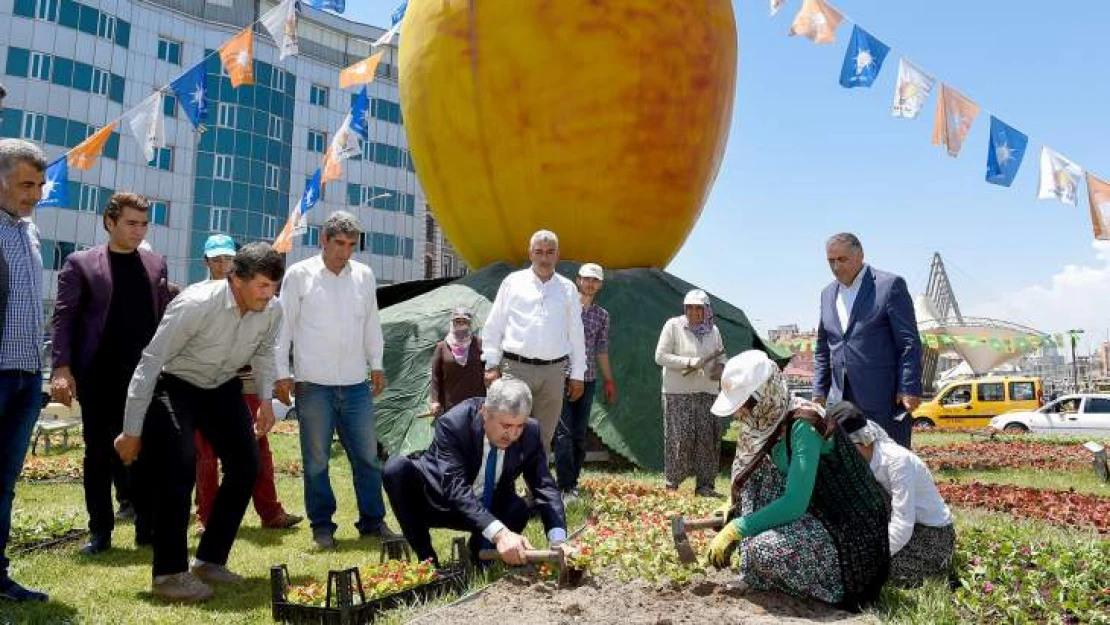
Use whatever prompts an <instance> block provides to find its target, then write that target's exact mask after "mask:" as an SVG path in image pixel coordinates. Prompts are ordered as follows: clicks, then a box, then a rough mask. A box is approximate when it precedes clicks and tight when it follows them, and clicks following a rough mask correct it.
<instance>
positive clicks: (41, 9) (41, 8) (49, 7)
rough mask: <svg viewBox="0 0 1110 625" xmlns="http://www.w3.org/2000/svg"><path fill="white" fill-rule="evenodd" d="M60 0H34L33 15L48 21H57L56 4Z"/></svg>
mask: <svg viewBox="0 0 1110 625" xmlns="http://www.w3.org/2000/svg"><path fill="white" fill-rule="evenodd" d="M60 1H61V0H35V17H36V18H38V19H40V20H46V21H48V22H56V21H58V4H59V3H60Z"/></svg>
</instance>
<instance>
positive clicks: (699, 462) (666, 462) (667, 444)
mask: <svg viewBox="0 0 1110 625" xmlns="http://www.w3.org/2000/svg"><path fill="white" fill-rule="evenodd" d="M683 305H684V308H685V314H683V315H679V316H678V317H673V318H671V319H668V320H667V323H665V324H663V331H662V332H661V333H660V334H659V343H658V344H657V345H656V347H655V363H656V364H658V365H659V366H660V367H662V368H663V451H664V454H663V474H664V477H665V478H666V482H667V488H669V489H672V490H674V489H676V488H678V485H679V484H681V483H682V481H683V480H684V479H686V478H687V477H689V476H691V475H694V476H695V477H696V484H695V489H694V490H695V492H696V493H697V494H698V495H700V496H702V497H719V496H720V495H718V494H717V492H716V491H715V490H713V482H714V481H715V480H716V478H717V472H718V471H719V470H720V462H721V422H720V420H718V419H717V418H716V417H714V416H713V415H712V414H710V413H709V407H710V406H711V405H712V404H713V398H714V397H715V396H716V394H717V389H718V388H720V385H719V383H718V380H719V379H720V371H721V367H722V366H723V365H724V361H725V346H724V343H723V342H722V341H721V332H720V330H718V329H717V325H716V324H715V323H714V322H713V308H712V307H711V306H710V305H709V296H708V295H706V293H705V291H702V290H700V289H695V290H693V291H690V292H689V293H687V294H686V298H685V300H683Z"/></svg>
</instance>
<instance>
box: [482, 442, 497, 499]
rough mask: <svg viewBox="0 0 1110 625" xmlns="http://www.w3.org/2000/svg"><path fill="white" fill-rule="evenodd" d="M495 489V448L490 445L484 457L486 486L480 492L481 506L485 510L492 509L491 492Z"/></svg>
mask: <svg viewBox="0 0 1110 625" xmlns="http://www.w3.org/2000/svg"><path fill="white" fill-rule="evenodd" d="M496 487H497V448H496V447H494V446H493V445H490V448H489V455H488V456H486V486H485V489H484V490H482V505H483V506H485V507H486V510H492V509H493V491H494V489H495V488H496Z"/></svg>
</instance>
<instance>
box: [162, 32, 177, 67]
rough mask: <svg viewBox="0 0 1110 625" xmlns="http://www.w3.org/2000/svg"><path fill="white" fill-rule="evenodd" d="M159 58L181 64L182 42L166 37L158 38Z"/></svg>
mask: <svg viewBox="0 0 1110 625" xmlns="http://www.w3.org/2000/svg"><path fill="white" fill-rule="evenodd" d="M158 59H159V60H161V61H166V62H167V63H173V64H174V65H181V43H180V42H178V41H174V40H172V39H166V38H165V37H159V38H158Z"/></svg>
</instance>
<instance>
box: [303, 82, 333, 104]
mask: <svg viewBox="0 0 1110 625" xmlns="http://www.w3.org/2000/svg"><path fill="white" fill-rule="evenodd" d="M330 95H331V90H330V89H328V87H327V86H326V85H319V84H316V83H312V86H310V87H309V90H308V103H309V104H312V105H314V106H322V107H324V108H327V107H328V99H329V97H330Z"/></svg>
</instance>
